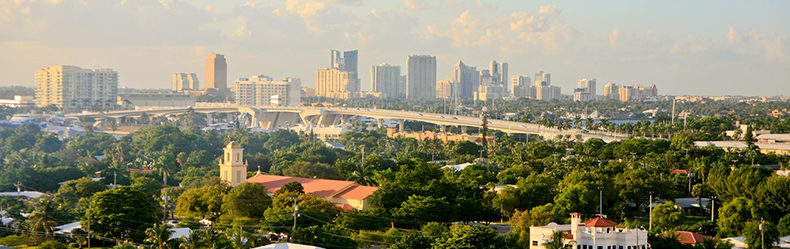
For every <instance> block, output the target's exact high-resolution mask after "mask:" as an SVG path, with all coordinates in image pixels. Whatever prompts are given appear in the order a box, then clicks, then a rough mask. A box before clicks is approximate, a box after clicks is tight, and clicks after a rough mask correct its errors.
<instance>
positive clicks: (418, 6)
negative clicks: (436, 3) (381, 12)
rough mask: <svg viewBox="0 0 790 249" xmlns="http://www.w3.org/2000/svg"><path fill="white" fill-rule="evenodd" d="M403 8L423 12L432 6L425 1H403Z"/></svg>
mask: <svg viewBox="0 0 790 249" xmlns="http://www.w3.org/2000/svg"><path fill="white" fill-rule="evenodd" d="M403 6H406V8H408V9H413V10H422V9H426V8H428V7H430V4H428V2H426V1H425V0H403Z"/></svg>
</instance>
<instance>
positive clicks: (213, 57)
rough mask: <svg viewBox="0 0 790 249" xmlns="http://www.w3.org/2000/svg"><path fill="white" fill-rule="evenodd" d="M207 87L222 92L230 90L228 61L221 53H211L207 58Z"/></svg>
mask: <svg viewBox="0 0 790 249" xmlns="http://www.w3.org/2000/svg"><path fill="white" fill-rule="evenodd" d="M205 73H206V77H205V78H204V79H205V81H206V88H211V89H216V90H217V91H220V92H225V91H227V90H228V63H227V61H225V56H224V55H221V54H210V55H208V58H207V59H206V72H205Z"/></svg>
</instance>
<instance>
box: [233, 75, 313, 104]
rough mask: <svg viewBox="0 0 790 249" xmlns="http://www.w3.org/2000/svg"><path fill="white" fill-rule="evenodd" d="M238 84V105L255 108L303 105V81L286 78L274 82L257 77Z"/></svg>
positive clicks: (242, 80) (237, 81) (238, 80)
mask: <svg viewBox="0 0 790 249" xmlns="http://www.w3.org/2000/svg"><path fill="white" fill-rule="evenodd" d="M235 84H236V104H237V105H253V106H299V105H301V97H302V90H301V87H302V86H301V81H300V80H299V79H294V78H284V79H283V80H282V81H273V80H272V79H271V78H269V77H266V76H263V75H257V76H251V77H249V78H239V79H237V80H236V82H235Z"/></svg>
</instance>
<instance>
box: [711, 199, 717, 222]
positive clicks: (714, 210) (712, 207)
mask: <svg viewBox="0 0 790 249" xmlns="http://www.w3.org/2000/svg"><path fill="white" fill-rule="evenodd" d="M715 213H716V200H715V199H713V198H710V221H713V214H715Z"/></svg>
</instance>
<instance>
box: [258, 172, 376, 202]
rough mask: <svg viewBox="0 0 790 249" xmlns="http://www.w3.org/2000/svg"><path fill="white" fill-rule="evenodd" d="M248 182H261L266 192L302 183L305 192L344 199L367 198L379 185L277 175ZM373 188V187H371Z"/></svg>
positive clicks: (322, 196)
mask: <svg viewBox="0 0 790 249" xmlns="http://www.w3.org/2000/svg"><path fill="white" fill-rule="evenodd" d="M247 182H252V183H260V184H263V186H264V187H265V188H266V192H269V193H274V192H276V191H277V190H279V189H280V187H282V186H283V185H285V184H286V183H289V182H298V183H300V184H302V187H303V188H304V192H305V193H307V194H311V195H314V196H316V197H319V198H329V197H337V198H344V199H365V198H367V197H368V196H369V195H370V194H372V193H373V192H374V191H376V190H377V189H378V188H377V187H367V186H359V185H358V184H357V183H355V182H352V181H340V180H328V179H312V178H303V177H290V176H276V175H264V174H260V175H255V176H253V177H250V178H248V179H247ZM371 188H373V189H371Z"/></svg>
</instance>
